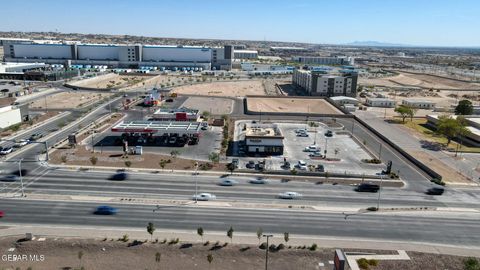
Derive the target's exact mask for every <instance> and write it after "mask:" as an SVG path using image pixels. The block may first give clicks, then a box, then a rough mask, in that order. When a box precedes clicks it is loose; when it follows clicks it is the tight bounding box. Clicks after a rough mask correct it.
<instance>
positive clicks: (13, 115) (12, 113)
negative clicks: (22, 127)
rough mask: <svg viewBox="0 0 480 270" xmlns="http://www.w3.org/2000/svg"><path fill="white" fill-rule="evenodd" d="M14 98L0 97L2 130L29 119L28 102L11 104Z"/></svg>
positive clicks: (0, 127)
mask: <svg viewBox="0 0 480 270" xmlns="http://www.w3.org/2000/svg"><path fill="white" fill-rule="evenodd" d="M14 100H15V99H14V98H0V130H1V129H5V128H8V127H10V126H13V125H16V124H20V123H21V122H23V121H24V120H28V104H23V105H18V106H17V105H11V104H12V103H13V101H14Z"/></svg>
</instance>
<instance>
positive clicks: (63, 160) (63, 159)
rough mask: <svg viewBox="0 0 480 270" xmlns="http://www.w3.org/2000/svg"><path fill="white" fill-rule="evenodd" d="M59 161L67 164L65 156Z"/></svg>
mask: <svg viewBox="0 0 480 270" xmlns="http://www.w3.org/2000/svg"><path fill="white" fill-rule="evenodd" d="M60 159H61V160H62V163H66V162H67V156H65V155H63V156H62V157H61V158H60Z"/></svg>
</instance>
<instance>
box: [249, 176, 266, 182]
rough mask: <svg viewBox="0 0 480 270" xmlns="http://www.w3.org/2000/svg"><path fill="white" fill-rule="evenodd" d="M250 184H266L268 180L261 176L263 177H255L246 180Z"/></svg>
mask: <svg viewBox="0 0 480 270" xmlns="http://www.w3.org/2000/svg"><path fill="white" fill-rule="evenodd" d="M248 182H249V183H250V184H267V183H268V180H267V179H265V178H263V177H257V178H255V179H252V180H250V181H248Z"/></svg>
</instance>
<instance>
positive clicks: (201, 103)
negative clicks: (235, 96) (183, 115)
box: [181, 97, 233, 115]
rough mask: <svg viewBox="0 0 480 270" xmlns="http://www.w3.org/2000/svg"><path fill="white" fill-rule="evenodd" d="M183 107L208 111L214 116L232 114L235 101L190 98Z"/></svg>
mask: <svg viewBox="0 0 480 270" xmlns="http://www.w3.org/2000/svg"><path fill="white" fill-rule="evenodd" d="M181 107H186V108H190V109H197V110H199V111H200V112H203V111H207V112H210V114H213V115H222V114H230V113H231V112H232V109H233V100H231V99H227V98H214V97H211V98H207V97H189V98H188V99H187V100H186V101H185V102H184V103H183V104H182V105H181Z"/></svg>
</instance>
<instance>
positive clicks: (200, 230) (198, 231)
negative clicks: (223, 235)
mask: <svg viewBox="0 0 480 270" xmlns="http://www.w3.org/2000/svg"><path fill="white" fill-rule="evenodd" d="M197 234H198V235H200V237H201V238H202V242H203V228H202V227H198V228H197Z"/></svg>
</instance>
